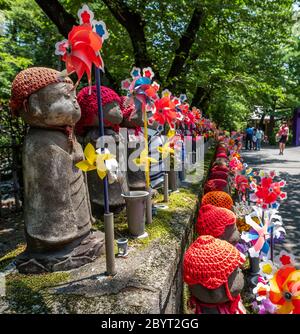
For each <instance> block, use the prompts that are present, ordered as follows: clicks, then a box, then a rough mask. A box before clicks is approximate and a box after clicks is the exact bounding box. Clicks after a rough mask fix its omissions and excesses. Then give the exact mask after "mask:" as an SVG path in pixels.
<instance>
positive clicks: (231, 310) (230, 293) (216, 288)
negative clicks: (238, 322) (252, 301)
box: [183, 235, 246, 314]
mask: <svg viewBox="0 0 300 334" xmlns="http://www.w3.org/2000/svg"><path fill="white" fill-rule="evenodd" d="M244 262H245V257H244V255H243V254H241V253H240V252H239V251H238V250H237V249H236V248H235V247H234V246H232V245H231V244H229V243H228V242H227V241H225V240H220V239H215V238H214V237H213V236H210V235H203V236H200V237H199V238H198V239H197V240H196V241H195V242H194V243H193V244H192V245H191V246H190V247H189V249H188V250H187V252H186V254H185V256H184V261H183V276H184V281H185V282H186V283H187V284H188V285H189V288H190V292H191V294H192V297H191V299H190V306H191V308H193V309H194V310H195V313H196V314H201V313H204V314H244V313H245V312H246V311H245V309H244V307H243V305H242V303H241V299H240V293H241V291H242V289H243V287H244V277H243V273H242V271H241V270H240V268H239V266H241V265H242V264H243V263H244Z"/></svg>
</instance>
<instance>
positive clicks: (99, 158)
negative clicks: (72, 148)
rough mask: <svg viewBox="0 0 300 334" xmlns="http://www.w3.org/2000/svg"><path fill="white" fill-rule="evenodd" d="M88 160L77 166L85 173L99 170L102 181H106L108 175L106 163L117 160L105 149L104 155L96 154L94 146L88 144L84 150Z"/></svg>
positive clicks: (80, 162)
mask: <svg viewBox="0 0 300 334" xmlns="http://www.w3.org/2000/svg"><path fill="white" fill-rule="evenodd" d="M83 153H84V156H85V158H86V160H82V161H79V162H78V163H77V164H76V165H75V166H76V167H77V168H79V169H81V170H82V171H84V172H89V171H91V170H95V169H97V173H98V175H99V177H100V178H101V179H104V178H105V176H106V174H107V170H108V169H107V167H106V164H105V161H108V160H112V159H115V157H114V156H113V155H112V154H110V153H109V151H108V150H107V149H105V152H104V153H98V152H96V150H95V148H94V146H93V145H92V144H90V143H89V144H87V145H86V147H85V149H84V152H83Z"/></svg>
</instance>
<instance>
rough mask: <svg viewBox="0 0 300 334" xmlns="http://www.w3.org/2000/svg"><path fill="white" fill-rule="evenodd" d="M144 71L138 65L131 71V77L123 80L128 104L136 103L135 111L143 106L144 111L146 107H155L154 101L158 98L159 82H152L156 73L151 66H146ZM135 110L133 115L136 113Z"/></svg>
mask: <svg viewBox="0 0 300 334" xmlns="http://www.w3.org/2000/svg"><path fill="white" fill-rule="evenodd" d="M142 72H143V73H141V69H140V68H138V67H134V68H133V69H132V71H131V77H132V80H131V79H126V80H123V81H122V83H121V85H122V89H124V90H127V96H128V100H127V104H134V105H135V112H136V111H137V110H139V109H140V108H141V110H142V111H143V112H144V111H146V107H148V109H149V108H153V101H155V100H157V99H158V96H157V92H158V90H159V84H158V83H157V82H155V81H154V82H152V78H153V77H154V73H153V71H152V69H151V68H150V67H147V68H144V69H143V71H142ZM135 112H133V113H132V114H131V117H133V115H134V114H135Z"/></svg>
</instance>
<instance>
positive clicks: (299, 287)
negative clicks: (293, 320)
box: [269, 265, 300, 314]
mask: <svg viewBox="0 0 300 334" xmlns="http://www.w3.org/2000/svg"><path fill="white" fill-rule="evenodd" d="M269 299H270V301H271V302H272V303H273V304H274V305H276V306H277V311H276V313H279V314H300V270H296V268H295V267H294V266H291V265H286V266H283V267H282V268H280V269H279V270H278V271H277V272H276V273H275V274H274V276H273V277H272V278H271V279H270V293H269Z"/></svg>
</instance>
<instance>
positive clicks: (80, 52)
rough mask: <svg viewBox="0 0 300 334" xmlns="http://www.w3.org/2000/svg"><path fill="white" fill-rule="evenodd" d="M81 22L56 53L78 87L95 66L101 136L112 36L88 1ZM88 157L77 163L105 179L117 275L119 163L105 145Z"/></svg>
mask: <svg viewBox="0 0 300 334" xmlns="http://www.w3.org/2000/svg"><path fill="white" fill-rule="evenodd" d="M78 17H79V19H80V25H79V26H74V27H73V28H72V30H71V31H70V33H69V35H68V40H63V41H62V42H58V43H56V50H55V53H56V54H57V55H60V56H61V57H62V60H63V61H64V62H65V63H66V72H67V74H71V73H72V72H76V74H77V77H78V80H77V83H76V84H75V87H74V88H76V86H77V85H78V84H79V82H80V80H81V78H82V76H83V75H84V73H86V74H87V77H88V82H89V86H90V87H91V71H92V66H93V65H94V67H95V80H96V92H97V104H98V117H99V136H100V137H102V136H104V117H103V110H102V102H101V76H100V69H102V70H104V64H103V60H102V58H101V55H100V50H101V48H102V44H103V41H104V40H105V39H106V38H108V33H107V30H106V26H105V23H104V22H103V21H96V20H94V14H93V12H92V11H91V10H90V9H89V7H88V6H87V5H84V6H83V7H82V9H81V10H79V11H78ZM85 153H86V160H84V161H82V162H81V163H78V164H77V167H78V168H81V169H82V170H86V171H89V170H92V169H97V173H98V175H99V177H100V178H101V179H103V195H104V225H105V226H106V228H105V243H106V246H105V248H106V273H107V274H108V275H115V274H116V270H115V255H114V242H113V240H114V232H113V231H114V228H113V219H112V217H113V215H112V214H111V213H110V211H109V195H108V182H109V180H108V178H107V177H106V175H107V169H108V168H109V166H110V167H113V166H115V164H116V161H113V162H112V159H113V158H112V156H111V155H110V153H109V152H108V151H107V149H105V148H102V149H101V150H100V152H99V153H97V155H96V153H95V152H94V148H92V145H91V146H87V148H86V150H85Z"/></svg>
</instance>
